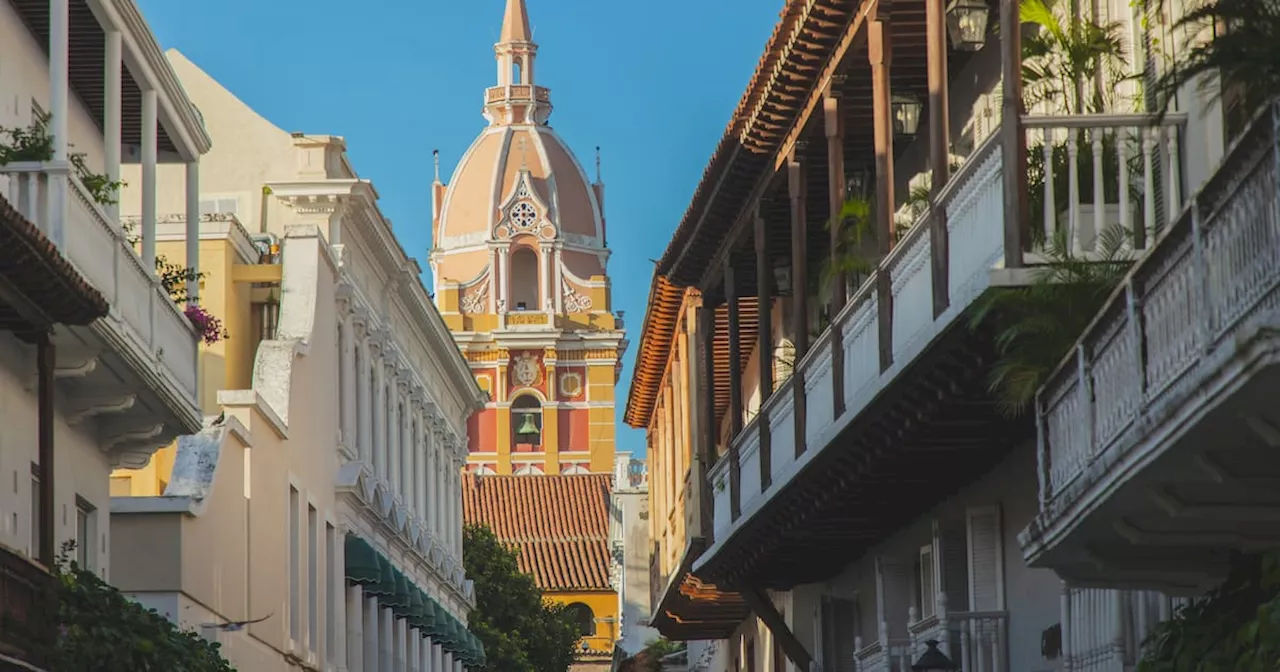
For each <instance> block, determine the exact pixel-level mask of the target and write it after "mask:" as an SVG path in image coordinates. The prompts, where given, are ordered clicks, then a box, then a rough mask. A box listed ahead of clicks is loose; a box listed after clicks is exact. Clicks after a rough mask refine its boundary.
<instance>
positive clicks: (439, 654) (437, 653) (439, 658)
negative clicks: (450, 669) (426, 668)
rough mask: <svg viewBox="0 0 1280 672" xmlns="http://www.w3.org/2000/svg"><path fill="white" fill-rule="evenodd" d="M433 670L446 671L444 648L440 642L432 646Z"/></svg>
mask: <svg viewBox="0 0 1280 672" xmlns="http://www.w3.org/2000/svg"><path fill="white" fill-rule="evenodd" d="M431 672H444V649H443V648H441V647H440V645H439V644H435V645H433V646H432V647H431Z"/></svg>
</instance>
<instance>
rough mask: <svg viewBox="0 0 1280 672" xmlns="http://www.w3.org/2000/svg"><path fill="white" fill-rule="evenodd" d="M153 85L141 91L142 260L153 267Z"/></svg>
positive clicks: (156, 135)
mask: <svg viewBox="0 0 1280 672" xmlns="http://www.w3.org/2000/svg"><path fill="white" fill-rule="evenodd" d="M158 105H159V103H158V101H157V99H156V90H155V89H146V90H144V91H143V92H142V264H143V266H145V267H146V269H147V271H148V272H149V273H155V270H156V161H157V160H158V154H157V153H158V151H159V150H158V146H157V145H158V143H159V141H160V126H159V123H160V117H159V112H160V111H159V109H158Z"/></svg>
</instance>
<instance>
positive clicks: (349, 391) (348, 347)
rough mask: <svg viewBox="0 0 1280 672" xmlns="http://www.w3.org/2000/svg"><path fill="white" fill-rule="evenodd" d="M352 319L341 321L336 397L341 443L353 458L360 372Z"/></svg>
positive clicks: (345, 317) (350, 317) (355, 442)
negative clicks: (340, 385)
mask: <svg viewBox="0 0 1280 672" xmlns="http://www.w3.org/2000/svg"><path fill="white" fill-rule="evenodd" d="M352 319H353V318H352V316H351V315H346V316H344V317H343V319H342V352H340V353H338V357H339V358H340V360H341V361H340V362H339V364H338V366H341V367H342V376H341V378H342V389H340V390H338V395H339V398H340V400H341V401H340V403H339V408H341V409H342V418H341V422H342V443H343V445H345V446H346V447H347V451H348V453H350V455H352V456H354V455H356V454H357V444H358V443H359V439H357V437H356V422H357V420H356V414H357V413H359V409H358V408H357V406H358V405H359V400H360V396H359V393H358V392H357V389H359V388H358V386H359V382H358V381H359V378H357V376H359V375H360V372H359V371H358V370H357V367H356V347H357V346H356V342H355V340H356V334H355V331H356V330H355V328H354V325H353V324H352Z"/></svg>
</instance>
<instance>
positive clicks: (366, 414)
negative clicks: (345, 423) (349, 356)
mask: <svg viewBox="0 0 1280 672" xmlns="http://www.w3.org/2000/svg"><path fill="white" fill-rule="evenodd" d="M358 347H359V348H360V353H359V354H360V357H359V362H357V364H358V366H356V392H357V394H358V395H359V399H358V401H359V404H358V405H359V407H360V408H359V413H360V421H359V427H357V428H356V434H357V443H358V444H359V449H358V451H357V453H358V454H359V455H360V459H361V460H362V461H363V462H364V463H365V464H368V465H370V466H372V465H373V454H372V451H371V450H370V446H371V445H372V444H373V386H372V384H371V381H370V380H369V378H370V373H371V371H370V368H369V359H370V353H369V345H368V343H367V342H366V341H364V340H363V339H362V340H361V342H360V344H359V346H358Z"/></svg>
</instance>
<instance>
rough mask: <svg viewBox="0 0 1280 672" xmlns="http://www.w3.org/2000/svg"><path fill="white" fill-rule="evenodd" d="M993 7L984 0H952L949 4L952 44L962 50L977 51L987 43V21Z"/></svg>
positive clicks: (948, 15)
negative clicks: (988, 5)
mask: <svg viewBox="0 0 1280 672" xmlns="http://www.w3.org/2000/svg"><path fill="white" fill-rule="evenodd" d="M990 16H991V9H990V8H989V7H987V3H986V2H984V0H951V4H950V5H948V6H947V33H948V34H949V35H950V36H951V46H953V47H955V48H956V49H958V50H960V51H977V50H979V49H981V48H982V46H983V45H984V44H986V43H987V21H988V20H989V19H990Z"/></svg>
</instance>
